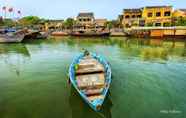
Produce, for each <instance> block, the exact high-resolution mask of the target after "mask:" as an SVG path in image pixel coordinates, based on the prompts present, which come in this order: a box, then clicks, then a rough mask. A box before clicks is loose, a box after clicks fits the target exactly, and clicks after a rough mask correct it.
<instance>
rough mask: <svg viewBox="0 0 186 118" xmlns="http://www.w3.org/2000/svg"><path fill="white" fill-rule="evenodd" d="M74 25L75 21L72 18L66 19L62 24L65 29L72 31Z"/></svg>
mask: <svg viewBox="0 0 186 118" xmlns="http://www.w3.org/2000/svg"><path fill="white" fill-rule="evenodd" d="M74 24H75V20H74V19H73V18H67V19H66V20H65V22H64V26H65V27H66V29H73V25H74Z"/></svg>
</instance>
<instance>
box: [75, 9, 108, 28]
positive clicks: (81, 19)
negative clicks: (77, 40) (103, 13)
mask: <svg viewBox="0 0 186 118" xmlns="http://www.w3.org/2000/svg"><path fill="white" fill-rule="evenodd" d="M106 22H107V19H95V17H94V13H92V12H84V13H79V14H78V16H77V17H76V23H75V24H74V28H73V31H80V32H87V31H102V30H104V29H105V23H106Z"/></svg>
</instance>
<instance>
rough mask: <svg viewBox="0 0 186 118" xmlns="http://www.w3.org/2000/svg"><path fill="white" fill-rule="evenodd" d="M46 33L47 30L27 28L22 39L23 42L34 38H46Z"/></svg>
mask: <svg viewBox="0 0 186 118" xmlns="http://www.w3.org/2000/svg"><path fill="white" fill-rule="evenodd" d="M47 38H48V33H47V32H40V31H37V30H28V31H27V32H26V34H25V37H24V39H23V41H24V42H26V41H30V40H36V39H47Z"/></svg>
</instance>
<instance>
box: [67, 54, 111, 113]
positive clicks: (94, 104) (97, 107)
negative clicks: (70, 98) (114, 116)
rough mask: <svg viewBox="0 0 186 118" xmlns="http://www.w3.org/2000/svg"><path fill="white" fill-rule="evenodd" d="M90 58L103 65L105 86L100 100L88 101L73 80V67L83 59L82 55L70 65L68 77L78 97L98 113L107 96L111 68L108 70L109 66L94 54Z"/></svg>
mask: <svg viewBox="0 0 186 118" xmlns="http://www.w3.org/2000/svg"><path fill="white" fill-rule="evenodd" d="M91 56H92V57H93V58H95V59H97V60H98V61H99V62H100V63H101V64H103V66H104V69H105V84H106V86H105V87H104V88H103V91H102V93H101V95H102V96H103V98H102V99H96V100H94V101H91V102H90V101H89V100H88V99H87V96H86V95H85V94H84V93H82V92H81V91H80V90H79V88H78V87H77V82H76V80H75V68H74V67H75V65H76V64H78V63H79V62H80V60H81V59H82V58H83V54H80V55H78V56H77V57H76V58H75V59H74V60H73V62H72V64H71V65H70V68H69V77H70V82H71V84H72V85H73V87H74V88H75V89H76V90H77V92H78V93H79V95H80V96H81V97H82V98H83V100H84V101H85V102H86V103H87V104H88V105H89V106H90V107H91V108H92V109H93V110H95V111H99V110H100V109H101V107H102V104H103V102H104V100H105V98H106V96H107V93H108V90H109V87H110V83H111V68H110V64H109V63H108V62H107V61H106V60H105V59H104V58H103V57H101V56H99V55H97V54H95V53H91Z"/></svg>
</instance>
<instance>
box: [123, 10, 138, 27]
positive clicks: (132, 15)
mask: <svg viewBox="0 0 186 118" xmlns="http://www.w3.org/2000/svg"><path fill="white" fill-rule="evenodd" d="M141 18H142V9H141V8H139V9H136V8H135V9H124V10H123V20H122V24H123V26H124V27H126V28H129V27H132V26H140V25H141V24H140V20H141Z"/></svg>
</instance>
